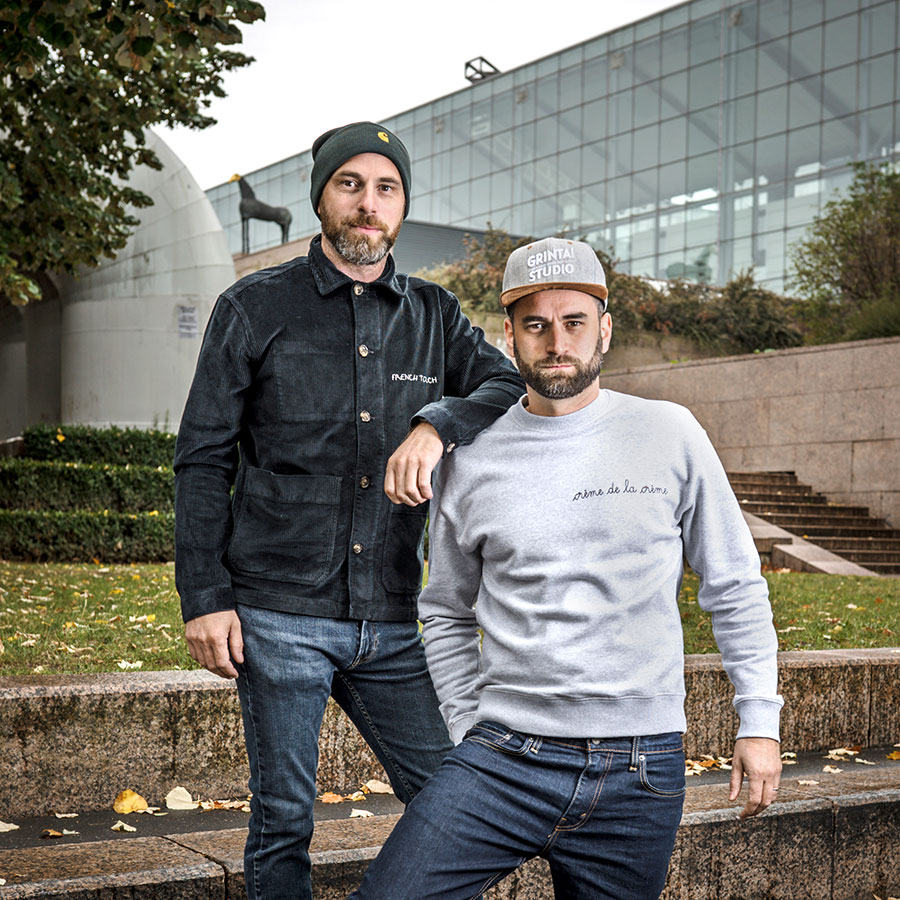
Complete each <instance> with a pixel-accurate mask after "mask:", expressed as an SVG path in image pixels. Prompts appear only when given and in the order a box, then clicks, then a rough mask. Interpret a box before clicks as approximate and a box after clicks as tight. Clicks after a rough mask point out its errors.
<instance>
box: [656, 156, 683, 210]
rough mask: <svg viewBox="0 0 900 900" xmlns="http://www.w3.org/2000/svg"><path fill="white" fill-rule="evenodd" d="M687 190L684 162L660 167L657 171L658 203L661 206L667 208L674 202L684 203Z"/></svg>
mask: <svg viewBox="0 0 900 900" xmlns="http://www.w3.org/2000/svg"><path fill="white" fill-rule="evenodd" d="M686 189H687V165H686V164H685V162H684V160H681V161H680V162H676V163H670V164H669V165H667V166H660V169H659V201H660V205H661V206H667V205H670V204H672V203H673V202H675V200H674V199H673V198H676V197H677V198H678V202H680V203H683V202H684V196H685V190H686Z"/></svg>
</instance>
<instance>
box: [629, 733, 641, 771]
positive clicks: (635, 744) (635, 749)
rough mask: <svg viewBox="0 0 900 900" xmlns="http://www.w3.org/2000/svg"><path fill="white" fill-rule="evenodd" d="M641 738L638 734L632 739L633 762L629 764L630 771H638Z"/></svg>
mask: <svg viewBox="0 0 900 900" xmlns="http://www.w3.org/2000/svg"><path fill="white" fill-rule="evenodd" d="M640 744H641V739H640V738H639V737H637V736H635V737H633V738H632V739H631V764H630V765H629V766H628V771H629V772H637V769H638V751H639V750H640Z"/></svg>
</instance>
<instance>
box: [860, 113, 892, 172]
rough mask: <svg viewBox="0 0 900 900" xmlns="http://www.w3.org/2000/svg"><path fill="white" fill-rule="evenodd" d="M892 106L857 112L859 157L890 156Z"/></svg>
mask: <svg viewBox="0 0 900 900" xmlns="http://www.w3.org/2000/svg"><path fill="white" fill-rule="evenodd" d="M891 112H892V107H890V106H882V107H880V108H879V109H870V110H867V111H865V112H861V113H860V114H859V155H860V158H861V159H875V158H876V157H879V156H890V154H891V144H892V143H893V138H892V135H893V131H894V123H893V116H892V115H891Z"/></svg>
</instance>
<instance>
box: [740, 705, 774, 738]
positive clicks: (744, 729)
mask: <svg viewBox="0 0 900 900" xmlns="http://www.w3.org/2000/svg"><path fill="white" fill-rule="evenodd" d="M783 705H784V700H782V699H781V697H775V698H774V699H772V700H760V699H756V698H753V699H748V700H741V701H740V702H739V703H736V704H735V709H737V713H738V715H739V716H740V719H741V724H740V727H739V728H738V733H737V739H740V738H751V737H755V738H771V739H772V740H773V741H780V740H781V737H780V732H779V724H780V721H781V707H782V706H783Z"/></svg>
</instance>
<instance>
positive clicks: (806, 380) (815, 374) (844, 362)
mask: <svg viewBox="0 0 900 900" xmlns="http://www.w3.org/2000/svg"><path fill="white" fill-rule="evenodd" d="M794 353H795V357H794V358H795V359H796V362H797V375H796V378H797V385H798V386H799V385H802V386H803V387H802V388H801V390H802V392H803V393H809V392H818V391H821V392H823V393H825V394H831V393H833V392H834V391H835V390H840V389H841V388H842V387H845V386H847V385H851V384H852V385H856V384H858V382H857V381H855V380H854V368H855V367H854V359H853V354H854V348H852V347H848V346H847V345H846V344H821V345H819V346H816V347H802V348H799V349H798V350H795V351H794ZM866 386H867V387H874V386H876V385H866Z"/></svg>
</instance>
